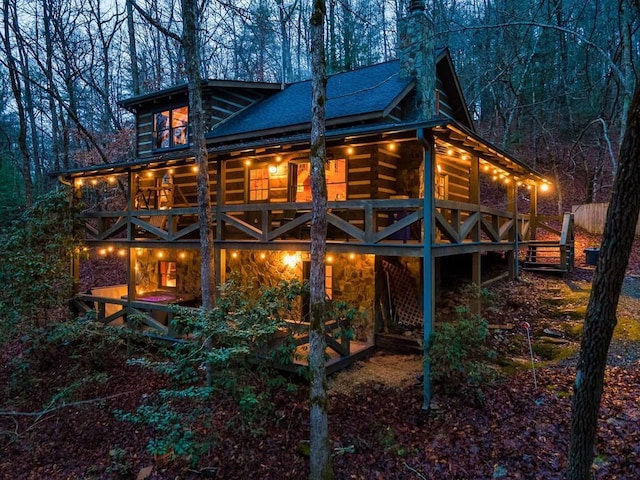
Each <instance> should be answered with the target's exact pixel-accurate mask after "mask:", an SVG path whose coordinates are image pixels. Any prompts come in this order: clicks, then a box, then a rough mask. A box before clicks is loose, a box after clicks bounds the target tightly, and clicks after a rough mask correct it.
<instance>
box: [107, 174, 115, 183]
mask: <svg viewBox="0 0 640 480" xmlns="http://www.w3.org/2000/svg"><path fill="white" fill-rule="evenodd" d="M108 181H109V183H116V177H114V176H113V175H111V176H110V177H109V179H108Z"/></svg>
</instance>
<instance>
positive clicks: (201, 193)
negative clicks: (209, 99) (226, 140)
mask: <svg viewBox="0 0 640 480" xmlns="http://www.w3.org/2000/svg"><path fill="white" fill-rule="evenodd" d="M197 5H198V2H197V0H182V21H183V27H182V28H183V30H182V47H183V49H184V56H185V61H186V72H187V78H188V83H189V128H190V130H191V143H192V145H193V150H194V154H195V160H196V165H197V166H198V174H197V177H196V183H197V187H196V188H197V192H198V223H199V227H200V254H201V258H202V261H201V264H200V273H201V281H202V290H201V291H202V308H203V309H204V310H205V311H206V310H211V309H212V308H213V306H214V305H215V269H214V267H215V265H214V261H215V258H214V255H213V231H212V229H211V224H212V218H211V195H210V192H209V166H208V155H207V144H206V142H205V138H204V133H205V132H204V130H205V125H204V111H203V107H202V82H201V75H200V49H199V48H198V31H197V28H196V19H197V18H198V14H197Z"/></svg>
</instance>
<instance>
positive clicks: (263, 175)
mask: <svg viewBox="0 0 640 480" xmlns="http://www.w3.org/2000/svg"><path fill="white" fill-rule="evenodd" d="M268 199H269V169H268V168H267V167H262V168H254V169H251V170H249V200H250V201H261V200H268Z"/></svg>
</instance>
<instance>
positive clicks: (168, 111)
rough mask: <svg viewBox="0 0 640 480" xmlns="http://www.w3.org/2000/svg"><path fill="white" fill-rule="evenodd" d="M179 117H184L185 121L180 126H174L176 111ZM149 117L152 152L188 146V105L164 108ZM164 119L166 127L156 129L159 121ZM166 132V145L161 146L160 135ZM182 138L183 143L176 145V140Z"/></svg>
mask: <svg viewBox="0 0 640 480" xmlns="http://www.w3.org/2000/svg"><path fill="white" fill-rule="evenodd" d="M180 110H183V112H180V114H181V116H183V117H184V116H185V114H186V120H185V121H183V123H182V124H181V125H176V122H177V121H178V120H177V119H176V118H175V116H176V114H177V112H178V111H180ZM151 115H152V117H151V124H152V125H151V128H152V138H153V140H152V142H153V150H154V151H157V150H170V149H177V148H186V147H188V146H189V142H190V129H189V106H188V105H179V106H176V107H171V108H165V109H162V110H156V111H154V112H153V113H152V114H151ZM160 118H164V119H165V122H166V123H167V125H168V126H167V127H165V128H158V123H159V119H160ZM163 132H166V134H167V137H166V138H167V140H168V142H169V143H168V144H167V145H163V143H164V140H161V137H160V134H161V133H163ZM178 137H180V138H184V141H183V142H180V143H177V142H176V138H178Z"/></svg>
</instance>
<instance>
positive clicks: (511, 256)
mask: <svg viewBox="0 0 640 480" xmlns="http://www.w3.org/2000/svg"><path fill="white" fill-rule="evenodd" d="M517 189H518V185H517V184H516V182H515V181H512V182H510V183H509V184H508V185H507V210H508V211H510V212H512V213H513V218H514V222H513V227H512V228H511V229H510V230H509V242H510V243H512V244H513V249H511V250H508V251H507V265H508V269H509V278H510V279H511V280H513V279H515V278H518V192H517Z"/></svg>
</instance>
